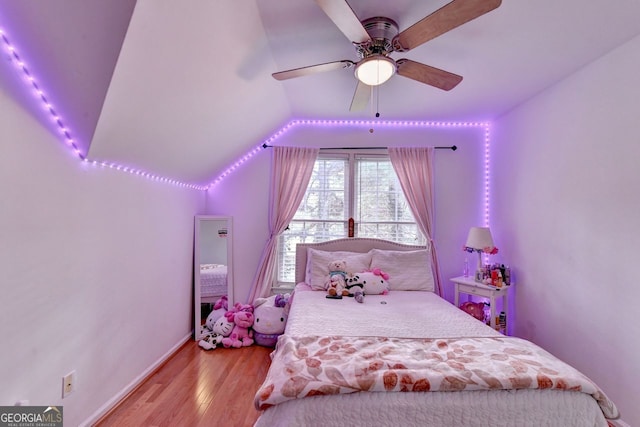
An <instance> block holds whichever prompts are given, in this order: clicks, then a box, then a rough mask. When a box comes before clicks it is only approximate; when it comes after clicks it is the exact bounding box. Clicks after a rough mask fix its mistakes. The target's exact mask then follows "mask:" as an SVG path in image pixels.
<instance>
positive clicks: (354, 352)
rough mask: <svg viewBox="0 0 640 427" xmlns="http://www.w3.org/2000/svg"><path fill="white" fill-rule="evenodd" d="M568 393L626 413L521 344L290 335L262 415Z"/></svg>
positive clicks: (261, 395)
mask: <svg viewBox="0 0 640 427" xmlns="http://www.w3.org/2000/svg"><path fill="white" fill-rule="evenodd" d="M524 388H529V389H560V390H570V391H580V392H583V393H588V394H590V395H591V396H592V397H593V398H594V399H595V400H596V401H597V403H598V405H599V406H600V408H601V409H602V412H603V414H604V416H605V417H606V418H610V419H615V418H618V417H619V413H618V410H617V408H616V407H615V405H614V404H613V402H611V401H610V400H609V399H608V398H607V396H606V395H605V394H604V392H603V391H602V390H600V389H599V388H598V386H597V385H596V384H595V383H593V382H592V381H591V380H590V379H589V378H587V377H586V376H585V375H583V374H582V373H580V372H579V371H577V370H576V369H575V368H573V367H571V366H569V365H568V364H566V363H564V362H562V361H561V360H559V359H557V358H556V357H554V356H553V355H551V354H550V353H548V352H546V351H545V350H543V349H542V348H540V347H538V346H536V345H535V344H533V343H531V342H529V341H526V340H522V339H519V338H515V337H490V338H451V339H423V338H415V339H413V338H385V337H344V336H342V337H341V336H306V337H291V336H288V335H282V336H281V337H280V339H279V340H278V345H277V347H276V350H275V352H274V353H273V354H272V364H271V367H270V369H269V373H268V374H267V378H266V379H265V381H264V383H263V384H262V386H261V387H260V389H259V390H258V392H257V393H256V396H255V401H254V403H255V406H256V408H258V409H259V410H263V409H266V408H268V407H270V406H273V405H277V404H279V403H282V402H285V401H287V400H291V399H297V398H302V397H307V396H316V395H329V394H340V393H354V392H360V391H375V392H379V391H387V392H394V391H395V392H398V391H400V392H427V391H458V390H489V389H524Z"/></svg>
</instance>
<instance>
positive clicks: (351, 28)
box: [316, 0, 371, 43]
mask: <svg viewBox="0 0 640 427" xmlns="http://www.w3.org/2000/svg"><path fill="white" fill-rule="evenodd" d="M316 3H318V6H320V7H321V8H322V10H324V13H326V14H327V16H328V17H329V18H330V19H331V20H332V21H333V23H334V24H336V27H338V29H339V30H340V31H342V33H343V34H344V35H345V36H347V38H348V39H349V40H350V41H352V42H355V43H364V42H366V41H367V40H370V39H371V36H369V33H367V30H365V29H364V27H363V26H362V23H361V22H360V20H359V19H358V17H357V16H356V14H355V13H354V12H353V9H351V6H349V3H347V2H346V1H345V0H316Z"/></svg>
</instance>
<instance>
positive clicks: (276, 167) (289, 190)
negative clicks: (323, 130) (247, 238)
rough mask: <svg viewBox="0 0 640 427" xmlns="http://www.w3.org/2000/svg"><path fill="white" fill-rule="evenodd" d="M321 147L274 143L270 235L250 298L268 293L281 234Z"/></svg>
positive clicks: (304, 190) (302, 194)
mask: <svg viewBox="0 0 640 427" xmlns="http://www.w3.org/2000/svg"><path fill="white" fill-rule="evenodd" d="M318 151H319V150H318V149H317V148H300V147H273V156H272V158H271V188H270V196H269V197H270V200H269V239H268V240H267V243H266V244H265V246H264V249H263V251H262V257H261V259H260V264H259V267H258V271H257V272H256V276H255V278H254V280H253V286H252V287H251V292H250V293H249V302H251V303H253V301H255V299H256V298H261V297H267V296H269V294H270V292H271V282H272V280H273V277H274V273H275V270H276V261H277V259H276V258H277V253H276V250H277V243H278V236H279V235H280V234H282V232H283V231H284V230H285V228H287V225H289V222H290V221H291V219H292V218H293V216H294V215H295V213H296V211H297V210H298V206H299V205H300V202H301V201H302V198H303V197H304V194H305V192H306V191H307V186H308V185H309V180H310V179H311V173H312V172H313V165H314V164H315V161H316V158H317V157H318Z"/></svg>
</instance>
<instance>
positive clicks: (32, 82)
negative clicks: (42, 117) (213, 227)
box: [0, 28, 207, 190]
mask: <svg viewBox="0 0 640 427" xmlns="http://www.w3.org/2000/svg"><path fill="white" fill-rule="evenodd" d="M0 38H1V39H2V42H3V43H4V46H5V48H6V49H7V51H8V52H9V59H10V60H11V61H12V62H13V63H14V64H15V65H16V67H17V69H18V70H19V71H20V72H21V73H22V75H23V77H24V81H25V83H26V85H27V86H30V87H31V88H33V90H34V91H35V96H36V98H37V99H39V100H40V101H41V102H42V104H43V106H44V109H45V111H47V112H48V113H49V115H50V116H51V119H52V121H53V123H55V125H56V126H57V127H58V131H59V132H60V134H61V135H62V136H63V138H64V142H65V144H66V145H67V147H69V149H70V150H71V151H72V152H73V154H74V155H75V156H77V157H78V158H79V159H80V160H81V161H83V162H85V163H88V164H92V165H97V166H104V167H108V168H111V169H115V170H118V171H122V172H128V173H130V174H133V175H138V176H142V177H145V178H148V179H151V180H154V181H160V182H164V183H168V184H173V185H177V186H180V187H186V188H192V189H196V190H206V189H207V187H206V186H203V185H197V184H190V183H186V182H182V181H178V180H176V179H171V178H166V177H162V176H158V175H154V174H151V173H149V172H145V171H143V170H140V169H135V168H131V167H128V166H123V165H118V164H115V163H109V162H101V161H97V160H89V159H87V158H86V156H85V155H84V154H83V153H82V152H81V151H80V149H79V148H78V145H77V144H76V142H75V141H74V139H73V137H72V136H71V132H70V131H69V129H68V128H67V127H66V126H65V124H64V123H63V121H62V118H61V117H60V116H59V115H58V113H57V112H56V110H55V108H54V107H53V104H51V102H50V100H49V99H48V98H47V96H46V95H45V93H44V91H43V90H42V88H41V87H40V85H39V84H38V83H37V82H36V79H35V78H34V77H33V75H32V74H31V72H30V71H29V69H28V68H27V66H26V64H25V63H24V61H23V60H22V59H21V58H20V55H19V54H18V52H17V51H16V48H15V46H13V45H12V44H11V43H10V42H9V39H8V38H7V36H6V34H5V32H4V31H3V30H2V29H1V28H0Z"/></svg>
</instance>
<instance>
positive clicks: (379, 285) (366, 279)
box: [347, 268, 389, 302]
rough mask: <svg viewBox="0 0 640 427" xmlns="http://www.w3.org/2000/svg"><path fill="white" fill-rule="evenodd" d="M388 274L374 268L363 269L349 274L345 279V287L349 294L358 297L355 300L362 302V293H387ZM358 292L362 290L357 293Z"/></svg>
mask: <svg viewBox="0 0 640 427" xmlns="http://www.w3.org/2000/svg"><path fill="white" fill-rule="evenodd" d="M387 280H389V275H388V274H387V273H385V272H384V271H382V270H380V269H379V268H376V269H374V270H372V271H364V272H362V273H357V274H354V275H352V276H350V277H349V278H348V279H347V288H348V289H349V291H350V295H351V296H355V297H359V298H356V301H358V302H363V299H362V298H363V297H364V295H381V294H382V295H386V294H388V293H389V283H388V282H387ZM359 292H362V294H361V295H359Z"/></svg>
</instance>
